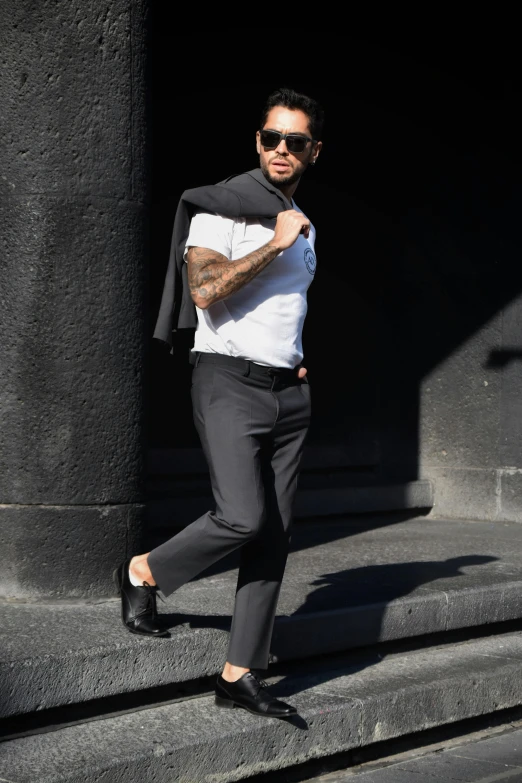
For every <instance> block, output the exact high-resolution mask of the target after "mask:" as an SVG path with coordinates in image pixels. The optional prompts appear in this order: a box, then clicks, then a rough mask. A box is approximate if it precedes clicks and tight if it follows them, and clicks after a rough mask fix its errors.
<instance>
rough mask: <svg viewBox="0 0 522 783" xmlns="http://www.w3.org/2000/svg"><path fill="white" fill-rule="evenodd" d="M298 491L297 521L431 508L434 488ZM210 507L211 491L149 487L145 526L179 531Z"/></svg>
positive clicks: (415, 484) (423, 483)
mask: <svg viewBox="0 0 522 783" xmlns="http://www.w3.org/2000/svg"><path fill="white" fill-rule="evenodd" d="M328 483H329V484H330V485H329V486H327V487H321V486H315V487H311V488H308V489H307V488H300V489H299V490H298V491H297V493H296V498H295V503H294V511H295V516H296V519H297V520H301V519H310V518H313V517H324V516H328V515H341V516H342V515H346V514H365V513H377V512H388V511H390V512H391V511H402V510H406V509H409V510H415V511H416V512H417V513H420V511H421V510H422V509H426V510H427V509H431V508H432V507H433V485H432V483H431V482H430V481H427V480H418V481H408V482H403V483H397V484H383V485H375V484H373V485H362V486H332V485H331V483H332V482H331V480H330V481H329V482H328ZM212 505H213V500H212V496H211V494H210V489H209V488H208V487H206V486H204V485H203V486H202V485H200V484H199V483H196V484H195V486H192V487H189V486H187V485H185V486H183V487H180V488H178V490H175V489H174V488H172V487H171V486H170V485H169V484H168V483H167V484H166V485H165V483H164V482H156V483H155V484H154V485H152V484H150V485H149V490H148V500H147V511H146V513H147V523H148V526H149V528H150V529H151V530H154V531H163V530H165V529H168V528H173V527H175V528H182V527H185V525H188V524H190V522H193V521H194V520H195V519H197V518H198V517H200V516H202V515H203V514H204V513H206V512H207V511H208V509H209V508H211V507H212Z"/></svg>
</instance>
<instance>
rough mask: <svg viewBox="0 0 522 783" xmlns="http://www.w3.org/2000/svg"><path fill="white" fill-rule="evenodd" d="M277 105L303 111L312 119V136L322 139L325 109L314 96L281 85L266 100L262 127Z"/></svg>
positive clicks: (262, 115) (317, 139)
mask: <svg viewBox="0 0 522 783" xmlns="http://www.w3.org/2000/svg"><path fill="white" fill-rule="evenodd" d="M275 106H284V107H285V108H287V109H293V110H296V109H298V110H299V111H302V112H303V113H304V114H306V115H307V117H308V118H309V120H310V132H311V134H312V137H313V138H314V139H315V140H316V141H319V140H320V139H321V134H322V132H323V123H324V110H323V108H322V106H320V105H319V103H318V102H317V101H316V100H315V99H314V98H310V97H309V96H308V95H303V94H302V93H299V92H296V91H295V90H292V89H291V88H289V87H281V88H279V89H278V90H274V92H272V93H270V95H269V96H268V98H267V100H266V103H265V107H264V109H263V113H262V114H261V125H260V126H259V127H260V128H264V126H265V123H266V119H267V117H268V114H269V112H270V111H271V110H272V109H273V108H274V107H275Z"/></svg>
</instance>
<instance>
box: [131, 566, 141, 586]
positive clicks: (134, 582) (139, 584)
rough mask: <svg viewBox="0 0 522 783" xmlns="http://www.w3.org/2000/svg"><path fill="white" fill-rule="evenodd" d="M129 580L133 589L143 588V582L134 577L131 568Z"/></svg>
mask: <svg viewBox="0 0 522 783" xmlns="http://www.w3.org/2000/svg"><path fill="white" fill-rule="evenodd" d="M129 579H130V583H131V585H132V586H133V587H143V582H142V581H141V580H140V579H136V577H135V576H133V575H132V573H131V570H130V568H129Z"/></svg>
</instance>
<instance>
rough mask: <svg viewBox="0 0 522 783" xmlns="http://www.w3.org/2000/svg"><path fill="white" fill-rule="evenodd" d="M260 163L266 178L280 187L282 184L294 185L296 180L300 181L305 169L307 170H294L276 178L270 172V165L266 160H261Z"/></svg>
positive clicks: (284, 185) (276, 186)
mask: <svg viewBox="0 0 522 783" xmlns="http://www.w3.org/2000/svg"><path fill="white" fill-rule="evenodd" d="M260 165H261V171H262V172H263V174H264V175H265V178H266V179H267V180H268V181H269V183H270V184H271V185H273V186H274V187H275V188H280V187H281V185H282V186H283V187H286V186H288V185H294V184H295V183H296V182H299V180H300V179H301V176H302V175H303V173H304V170H305V169H303V170H302V171H292V172H291V173H290V174H281V175H280V176H279V177H277V179H276V178H274V177H273V176H272V175H271V174H270V172H269V170H268V166H267V165H266V163H265V161H264V160H263V161H261V162H260ZM305 168H306V166H305Z"/></svg>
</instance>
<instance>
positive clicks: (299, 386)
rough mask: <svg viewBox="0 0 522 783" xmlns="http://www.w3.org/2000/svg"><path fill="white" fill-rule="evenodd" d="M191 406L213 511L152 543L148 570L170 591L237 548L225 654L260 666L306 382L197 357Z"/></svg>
mask: <svg viewBox="0 0 522 783" xmlns="http://www.w3.org/2000/svg"><path fill="white" fill-rule="evenodd" d="M192 405H193V413H194V422H195V425H196V428H197V431H198V434H199V437H200V439H201V444H202V447H203V451H204V453H205V457H206V459H207V462H208V465H209V471H210V478H211V483H212V491H213V495H214V501H215V510H212V511H208V512H207V513H206V514H204V515H203V516H202V517H200V518H199V519H197V520H196V521H195V522H193V523H192V524H190V525H188V526H187V527H186V528H184V529H183V530H182V531H180V532H179V533H178V534H177V535H175V536H173V538H171V539H169V540H168V541H166V542H165V543H164V544H161V545H160V546H159V547H157V548H156V549H154V550H153V551H152V552H151V553H150V555H149V561H148V562H149V567H150V569H151V572H152V575H153V577H154V579H155V581H156V582H157V584H158V586H159V588H160V590H161V591H162V592H163V593H164V595H170V594H171V593H172V592H174V590H176V589H177V588H178V587H181V585H183V584H185V583H186V582H188V581H189V580H190V579H192V578H193V577H194V576H196V575H197V574H199V573H200V572H201V571H203V570H204V569H205V568H208V567H209V566H211V565H212V564H213V563H215V562H216V561H217V560H220V559H221V558H222V557H224V556H225V555H227V554H229V553H230V552H232V551H234V550H236V549H238V548H239V547H241V553H240V566H239V575H238V583H237V590H236V598H235V606H234V614H233V618H232V628H231V632H230V643H229V649H228V655H227V660H228V661H229V662H230V663H231V664H233V665H235V666H244V667H245V668H260V669H264V668H266V667H267V665H268V655H269V650H270V641H271V637H272V630H273V625H274V618H275V612H276V606H277V601H278V598H279V591H280V588H281V581H282V579H283V574H284V570H285V566H286V560H287V556H288V548H289V543H290V526H291V521H292V504H293V500H294V495H295V490H296V487H297V479H298V472H299V464H300V460H301V456H302V452H303V445H304V442H305V437H306V434H307V431H308V425H309V422H310V387H309V385H308V382H307V380H306V379H299V378H298V377H297V370H284V369H277V368H268V367H260V366H259V365H256V364H254V363H252V362H248V361H245V360H243V359H236V358H234V357H229V356H222V355H221V354H207V353H201V354H197V357H196V365H195V367H194V370H193V374H192Z"/></svg>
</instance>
